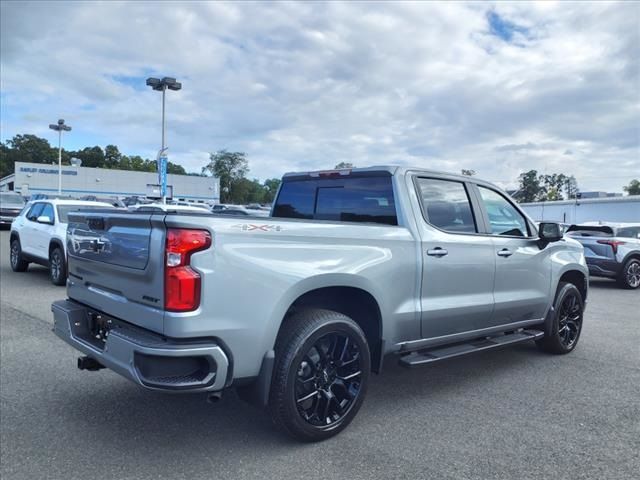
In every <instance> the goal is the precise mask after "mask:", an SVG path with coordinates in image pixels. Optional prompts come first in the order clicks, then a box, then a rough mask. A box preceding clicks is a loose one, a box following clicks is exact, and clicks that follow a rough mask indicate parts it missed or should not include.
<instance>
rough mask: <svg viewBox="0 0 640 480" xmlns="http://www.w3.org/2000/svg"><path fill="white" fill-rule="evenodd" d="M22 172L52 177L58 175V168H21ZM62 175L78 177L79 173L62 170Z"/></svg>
mask: <svg viewBox="0 0 640 480" xmlns="http://www.w3.org/2000/svg"><path fill="white" fill-rule="evenodd" d="M20 171H21V172H26V173H49V174H52V175H57V174H58V169H57V168H33V167H20ZM62 175H78V172H77V171H76V170H62Z"/></svg>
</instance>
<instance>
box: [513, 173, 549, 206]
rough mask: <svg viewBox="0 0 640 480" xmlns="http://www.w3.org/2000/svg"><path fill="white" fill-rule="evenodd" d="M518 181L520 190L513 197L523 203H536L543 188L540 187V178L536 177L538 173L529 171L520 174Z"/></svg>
mask: <svg viewBox="0 0 640 480" xmlns="http://www.w3.org/2000/svg"><path fill="white" fill-rule="evenodd" d="M518 179H519V182H520V188H519V189H518V191H517V192H516V193H515V194H514V196H515V197H516V198H517V199H518V200H519V201H521V202H524V203H527V202H535V201H537V200H538V198H539V197H540V195H541V194H542V193H543V188H542V186H541V185H540V178H539V177H538V171H537V170H529V171H528V172H525V173H521V174H520V177H518Z"/></svg>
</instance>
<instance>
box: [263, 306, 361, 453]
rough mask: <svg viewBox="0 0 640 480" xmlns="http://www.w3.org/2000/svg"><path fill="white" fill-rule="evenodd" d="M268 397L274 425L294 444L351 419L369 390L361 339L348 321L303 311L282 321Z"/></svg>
mask: <svg viewBox="0 0 640 480" xmlns="http://www.w3.org/2000/svg"><path fill="white" fill-rule="evenodd" d="M275 355H276V359H275V365H274V369H273V376H272V380H271V389H270V392H269V411H270V413H271V418H272V420H273V421H274V423H275V424H276V425H277V426H278V427H279V428H280V429H282V430H283V431H284V432H285V433H287V434H288V435H290V436H292V437H293V438H295V439H296V440H300V441H304V442H316V441H320V440H325V439H327V438H330V437H332V436H334V435H336V434H337V433H339V432H340V431H342V430H343V429H344V428H345V427H346V426H347V425H349V423H351V421H352V420H353V418H354V417H355V416H356V414H357V413H358V411H359V410H360V407H361V406H362V402H363V401H364V397H365V395H366V392H367V386H368V384H369V375H370V370H371V356H370V355H371V354H370V352H369V345H368V343H367V338H366V337H365V334H364V332H363V331H362V329H361V328H360V326H359V325H358V324H357V323H356V322H354V321H353V320H352V319H351V318H349V317H347V316H345V315H343V314H341V313H338V312H335V311H331V310H322V309H306V310H302V311H299V312H297V313H295V314H293V315H291V316H290V317H289V318H287V319H286V320H285V323H284V324H283V326H282V329H281V331H280V333H279V335H278V340H277V341H276V347H275Z"/></svg>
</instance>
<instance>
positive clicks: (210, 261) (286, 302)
mask: <svg viewBox="0 0 640 480" xmlns="http://www.w3.org/2000/svg"><path fill="white" fill-rule="evenodd" d="M165 221H166V224H167V227H169V228H170V227H183V228H203V227H205V228H207V229H208V230H210V231H211V233H212V236H213V248H212V249H209V250H207V251H204V252H199V253H196V254H194V255H193V257H192V261H191V265H192V267H193V268H195V269H196V270H198V271H199V272H200V273H201V275H202V292H203V296H202V300H201V306H200V308H199V309H198V310H196V311H195V312H190V313H185V314H172V313H166V314H165V321H164V333H165V334H166V335H168V336H172V337H194V336H215V337H218V338H219V339H221V340H222V341H223V342H224V343H225V344H226V345H227V346H228V348H229V349H230V350H231V352H232V354H233V357H234V377H236V378H242V377H250V376H254V375H257V374H258V371H259V368H260V365H261V361H262V358H263V356H264V355H265V353H266V352H267V351H268V350H270V349H272V348H273V346H274V344H275V340H276V336H277V333H278V330H279V328H280V325H281V322H282V320H283V318H284V316H285V313H286V312H287V310H288V309H289V307H290V306H291V304H292V303H293V302H294V301H295V300H296V299H297V298H298V297H300V296H301V295H303V294H304V293H307V292H309V291H312V290H315V289H318V288H323V287H335V286H348V287H356V288H361V289H363V290H365V291H367V292H369V293H370V294H371V295H372V296H373V297H374V298H375V299H376V300H377V301H378V305H379V307H380V311H381V314H382V318H384V319H385V321H384V328H385V329H386V330H385V331H383V337H384V338H385V340H387V342H388V344H392V343H397V342H400V341H402V340H407V339H415V338H419V336H420V326H419V319H418V318H417V310H418V309H417V308H416V304H415V302H416V301H417V298H418V295H417V291H416V289H417V275H418V269H419V268H420V264H419V261H418V257H417V253H416V242H415V239H414V237H413V235H412V233H411V232H410V231H409V230H408V229H406V228H404V227H394V226H378V225H364V224H345V223H332V222H319V221H314V222H305V221H297V220H283V219H274V218H268V219H265V218H253V219H252V218H248V219H247V218H240V217H235V218H211V217H209V218H208V219H207V220H206V223H204V224H203V221H202V220H197V219H196V220H193V219H190V218H189V217H181V216H177V215H174V216H168V217H167V218H166V220H165Z"/></svg>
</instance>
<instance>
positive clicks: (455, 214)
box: [417, 178, 478, 233]
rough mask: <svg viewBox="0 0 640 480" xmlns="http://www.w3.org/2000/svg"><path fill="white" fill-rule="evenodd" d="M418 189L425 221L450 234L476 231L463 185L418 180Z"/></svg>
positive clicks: (434, 180) (426, 179)
mask: <svg viewBox="0 0 640 480" xmlns="http://www.w3.org/2000/svg"><path fill="white" fill-rule="evenodd" d="M417 184H418V189H419V194H420V198H421V200H422V205H423V209H424V213H425V216H426V218H427V221H428V222H429V223H430V224H431V225H433V226H434V227H438V228H439V229H441V230H445V231H447V232H452V233H476V232H477V231H478V229H477V226H476V222H475V219H474V217H473V210H472V209H471V201H470V200H469V195H468V194H467V190H466V188H465V186H464V183H462V182H457V181H453V180H441V179H436V178H418V179H417Z"/></svg>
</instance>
